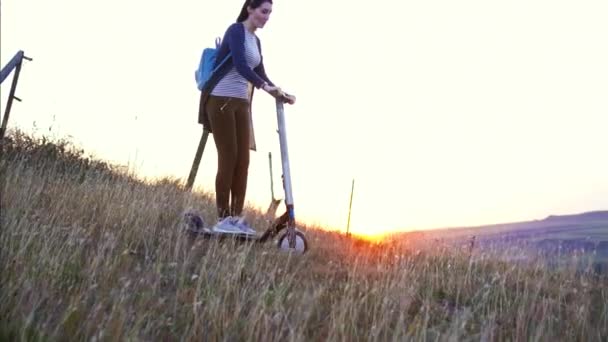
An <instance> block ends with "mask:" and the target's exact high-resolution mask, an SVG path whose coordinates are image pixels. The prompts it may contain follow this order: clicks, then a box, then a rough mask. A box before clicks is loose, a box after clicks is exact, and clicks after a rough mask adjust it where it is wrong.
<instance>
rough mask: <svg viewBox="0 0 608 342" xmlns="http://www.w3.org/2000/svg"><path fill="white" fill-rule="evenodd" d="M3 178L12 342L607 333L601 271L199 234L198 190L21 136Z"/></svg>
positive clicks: (203, 198)
mask: <svg viewBox="0 0 608 342" xmlns="http://www.w3.org/2000/svg"><path fill="white" fill-rule="evenodd" d="M0 176H1V185H0V186H1V191H2V198H1V217H0V219H1V236H0V243H1V245H0V246H1V251H0V257H1V259H0V260H1V263H0V274H1V276H0V340H48V339H50V340H66V339H67V340H95V341H98V340H111V341H116V340H125V339H129V340H152V341H157V340H204V341H216V340H230V341H232V340H259V341H272V340H281V341H284V340H296V341H310V340H332V341H333V340H339V341H403V340H422V341H436V340H439V341H445V340H484V341H495V340H496V341H504V340H509V341H527V340H541V341H555V340H566V341H606V340H607V339H608V287H607V284H608V281H607V280H606V279H605V278H602V277H598V276H597V275H595V274H593V273H591V272H579V271H576V270H575V269H573V268H568V267H561V268H557V269H551V268H548V267H546V263H544V262H543V261H542V260H538V261H536V262H529V263H515V262H513V261H508V260H507V261H505V258H504V254H505V253H507V252H506V251H505V250H502V249H501V250H499V249H486V250H475V249H473V250H471V248H469V247H468V246H463V248H455V247H454V246H453V245H447V244H443V243H440V242H438V241H435V240H432V239H425V238H424V235H422V236H420V235H417V236H416V237H412V238H409V239H404V238H402V239H400V240H396V239H392V240H391V239H386V240H385V241H382V242H380V243H374V242H368V241H365V240H361V239H350V238H349V239H347V238H345V237H343V236H341V235H339V234H337V233H332V232H327V231H323V230H322V229H318V228H316V227H304V229H305V230H306V234H307V238H308V240H309V243H310V251H309V252H308V253H307V254H305V255H291V254H287V253H283V252H280V251H278V250H277V249H276V248H275V247H274V246H273V245H272V244H271V243H268V244H263V245H262V244H244V243H235V242H233V241H224V242H219V241H212V240H201V239H192V238H191V237H189V236H188V235H187V234H184V232H183V222H182V215H183V213H184V211H186V210H195V211H197V212H199V213H201V215H202V216H203V217H204V219H205V221H206V222H208V223H213V221H214V212H215V209H214V205H213V203H214V202H213V198H212V197H211V196H210V194H208V193H206V192H205V191H203V190H202V189H197V191H195V192H188V191H184V190H183V187H182V185H181V181H179V180H175V179H162V180H157V181H148V180H139V179H137V178H136V177H134V176H132V175H129V174H128V173H127V172H125V170H123V169H121V168H118V167H115V166H112V165H109V164H107V163H104V162H102V161H98V160H94V159H93V158H90V157H87V156H86V155H85V154H84V151H82V150H80V149H78V148H76V147H74V146H73V145H71V144H70V143H69V141H65V140H55V141H50V140H49V139H47V138H33V137H30V136H27V135H24V134H22V133H20V132H18V131H13V132H11V133H10V134H9V135H8V136H7V137H6V138H5V140H4V141H3V143H2V156H1V161H0ZM248 213H249V215H251V216H252V217H253V218H254V225H255V226H256V227H257V228H258V229H259V230H262V229H263V228H264V226H265V224H266V221H265V218H264V217H263V215H261V214H258V213H256V212H255V211H254V210H253V209H252V208H248Z"/></svg>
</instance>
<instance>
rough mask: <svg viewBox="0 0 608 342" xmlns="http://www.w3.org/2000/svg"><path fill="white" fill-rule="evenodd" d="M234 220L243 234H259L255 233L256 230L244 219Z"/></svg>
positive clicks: (237, 218)
mask: <svg viewBox="0 0 608 342" xmlns="http://www.w3.org/2000/svg"><path fill="white" fill-rule="evenodd" d="M233 220H234V225H235V226H237V227H238V228H239V229H240V230H241V232H242V233H243V234H247V235H255V234H257V233H258V232H256V231H255V229H253V228H251V226H250V225H249V224H248V223H247V222H246V221H245V218H244V217H235V218H233Z"/></svg>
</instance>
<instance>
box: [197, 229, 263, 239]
mask: <svg viewBox="0 0 608 342" xmlns="http://www.w3.org/2000/svg"><path fill="white" fill-rule="evenodd" d="M191 234H192V235H194V236H196V237H201V238H204V239H218V240H236V241H258V240H259V239H260V237H261V235H259V234H256V235H252V234H244V233H243V234H235V233H220V232H214V231H213V230H211V229H209V228H203V230H202V231H199V232H191Z"/></svg>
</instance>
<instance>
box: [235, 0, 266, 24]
mask: <svg viewBox="0 0 608 342" xmlns="http://www.w3.org/2000/svg"><path fill="white" fill-rule="evenodd" d="M265 2H270V3H271V4H272V0H245V3H244V4H243V8H241V13H240V14H239V17H238V18H237V19H236V22H237V23H240V22H243V21H245V20H247V18H248V17H249V12H247V7H251V8H258V7H260V6H262V4H263V3H265Z"/></svg>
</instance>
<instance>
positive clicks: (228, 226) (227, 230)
mask: <svg viewBox="0 0 608 342" xmlns="http://www.w3.org/2000/svg"><path fill="white" fill-rule="evenodd" d="M212 230H213V231H214V232H216V233H222V234H242V233H243V232H242V230H241V228H240V227H238V226H237V225H236V224H235V219H234V218H233V217H232V216H227V217H224V218H223V219H221V220H219V221H217V223H216V224H215V226H213V228H212Z"/></svg>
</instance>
